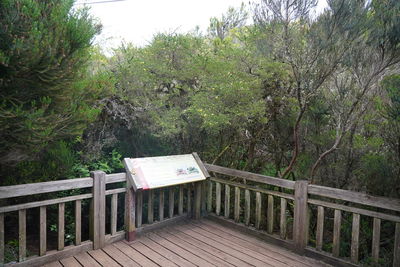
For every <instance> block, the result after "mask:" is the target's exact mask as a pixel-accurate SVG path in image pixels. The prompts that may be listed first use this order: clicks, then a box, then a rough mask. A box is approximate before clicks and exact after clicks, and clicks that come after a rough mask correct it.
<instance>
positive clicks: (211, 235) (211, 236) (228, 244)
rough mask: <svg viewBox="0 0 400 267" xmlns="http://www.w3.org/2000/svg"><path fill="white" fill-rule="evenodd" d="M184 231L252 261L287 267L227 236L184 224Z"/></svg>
mask: <svg viewBox="0 0 400 267" xmlns="http://www.w3.org/2000/svg"><path fill="white" fill-rule="evenodd" d="M183 227H184V228H185V229H190V230H192V231H194V232H196V233H198V234H200V235H202V236H204V237H206V238H208V239H210V240H214V241H216V242H220V243H222V244H223V245H224V246H226V247H228V248H231V249H234V250H237V251H240V252H241V253H243V254H246V255H248V256H249V257H252V258H253V259H257V260H259V261H261V262H264V263H265V264H268V265H272V266H281V267H287V266H288V265H287V264H286V263H284V262H281V261H279V260H276V259H274V258H272V257H270V256H266V255H263V254H261V253H259V252H257V251H254V250H252V249H249V248H248V247H247V246H243V245H242V244H241V243H237V242H233V241H231V240H229V239H228V238H227V237H228V235H222V234H221V235H220V236H218V235H216V234H215V233H211V232H209V231H206V230H204V229H202V228H200V227H199V226H196V225H194V224H191V223H190V224H185V225H184V226H183Z"/></svg>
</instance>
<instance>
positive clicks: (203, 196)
mask: <svg viewBox="0 0 400 267" xmlns="http://www.w3.org/2000/svg"><path fill="white" fill-rule="evenodd" d="M206 206H207V181H203V182H201V214H202V215H205V214H206V212H207V207H206Z"/></svg>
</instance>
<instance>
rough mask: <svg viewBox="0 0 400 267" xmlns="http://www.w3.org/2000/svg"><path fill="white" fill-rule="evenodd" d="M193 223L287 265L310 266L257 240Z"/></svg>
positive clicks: (217, 235)
mask: <svg viewBox="0 0 400 267" xmlns="http://www.w3.org/2000/svg"><path fill="white" fill-rule="evenodd" d="M194 224H195V225H196V226H197V227H199V228H201V229H204V230H206V231H208V232H210V233H213V234H214V235H215V236H216V237H221V238H224V239H227V240H229V241H232V242H234V243H236V244H240V246H243V247H245V248H248V249H250V250H252V251H254V252H257V253H260V254H263V255H265V256H267V257H269V258H272V259H274V260H277V261H279V262H281V263H283V264H286V265H289V266H293V267H297V266H299V267H300V266H310V265H307V264H304V263H302V262H299V261H297V260H292V259H290V258H288V257H285V256H284V255H281V254H279V253H275V252H271V251H270V250H268V249H265V248H263V247H261V246H260V245H259V244H257V243H258V242H257V243H255V242H249V241H246V240H243V239H240V238H238V237H236V236H234V235H231V234H228V233H225V232H223V231H221V230H218V229H215V228H212V227H210V226H208V225H207V224H204V223H202V222H200V223H196V222H195V223H194Z"/></svg>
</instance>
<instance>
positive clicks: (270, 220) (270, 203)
mask: <svg viewBox="0 0 400 267" xmlns="http://www.w3.org/2000/svg"><path fill="white" fill-rule="evenodd" d="M267 222H268V228H267V232H268V234H272V232H273V231H274V197H273V196H271V195H268V209H267Z"/></svg>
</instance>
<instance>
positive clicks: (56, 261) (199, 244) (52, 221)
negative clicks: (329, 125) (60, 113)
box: [0, 164, 400, 267]
mask: <svg viewBox="0 0 400 267" xmlns="http://www.w3.org/2000/svg"><path fill="white" fill-rule="evenodd" d="M205 168H206V169H207V171H208V172H209V173H210V174H211V177H210V178H208V179H207V180H205V181H201V182H194V183H188V184H181V185H174V186H170V187H165V188H159V189H151V190H138V191H134V190H133V189H132V187H130V186H129V185H127V177H126V173H116V174H105V173H104V172H101V171H95V172H92V173H91V177H88V178H76V179H68V180H60V181H53V182H44V183H33V184H24V185H15V186H3V187H0V200H1V205H2V206H0V266H30V267H33V266H43V265H45V266H107V267H109V266H120V265H122V266H329V265H332V266H356V265H358V264H359V263H360V261H363V260H364V259H365V258H366V257H368V258H369V259H371V261H375V262H376V263H378V262H379V261H380V260H381V257H382V252H383V251H384V252H385V253H386V254H385V255H388V254H387V253H388V252H389V253H390V254H389V255H392V257H391V260H390V265H392V266H395V267H397V266H400V201H399V200H398V199H390V198H383V197H376V196H370V195H366V194H363V193H360V192H353V191H347V190H342V189H335V188H329V187H323V186H317V185H313V184H309V183H308V182H307V181H290V180H285V179H278V178H274V177H269V176H264V175H260V174H254V173H249V172H245V171H239V170H234V169H229V168H225V167H220V166H216V165H210V164H205ZM27 196H29V198H27ZM349 223H350V227H348V228H347V229H350V231H347V232H345V231H343V229H344V228H343V227H342V226H343V224H347V225H349ZM362 223H370V224H371V228H372V233H370V232H368V233H366V232H364V231H362V225H363V224H362ZM32 225H34V227H32ZM381 225H384V226H385V231H386V232H388V231H392V232H393V235H392V236H391V237H390V238H389V239H387V240H389V241H385V242H381ZM368 235H370V236H371V238H370V239H369V236H368ZM361 240H363V242H364V244H365V242H368V246H369V250H368V251H367V252H365V250H363V251H361V249H360V244H361V243H360V241H361ZM343 241H345V242H343ZM381 248H384V249H382V250H380V249H381ZM11 252H13V253H14V254H15V255H14V254H12V253H11ZM366 253H367V254H366ZM11 254H12V255H11ZM10 255H11V256H10ZM13 255H14V256H13Z"/></svg>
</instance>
